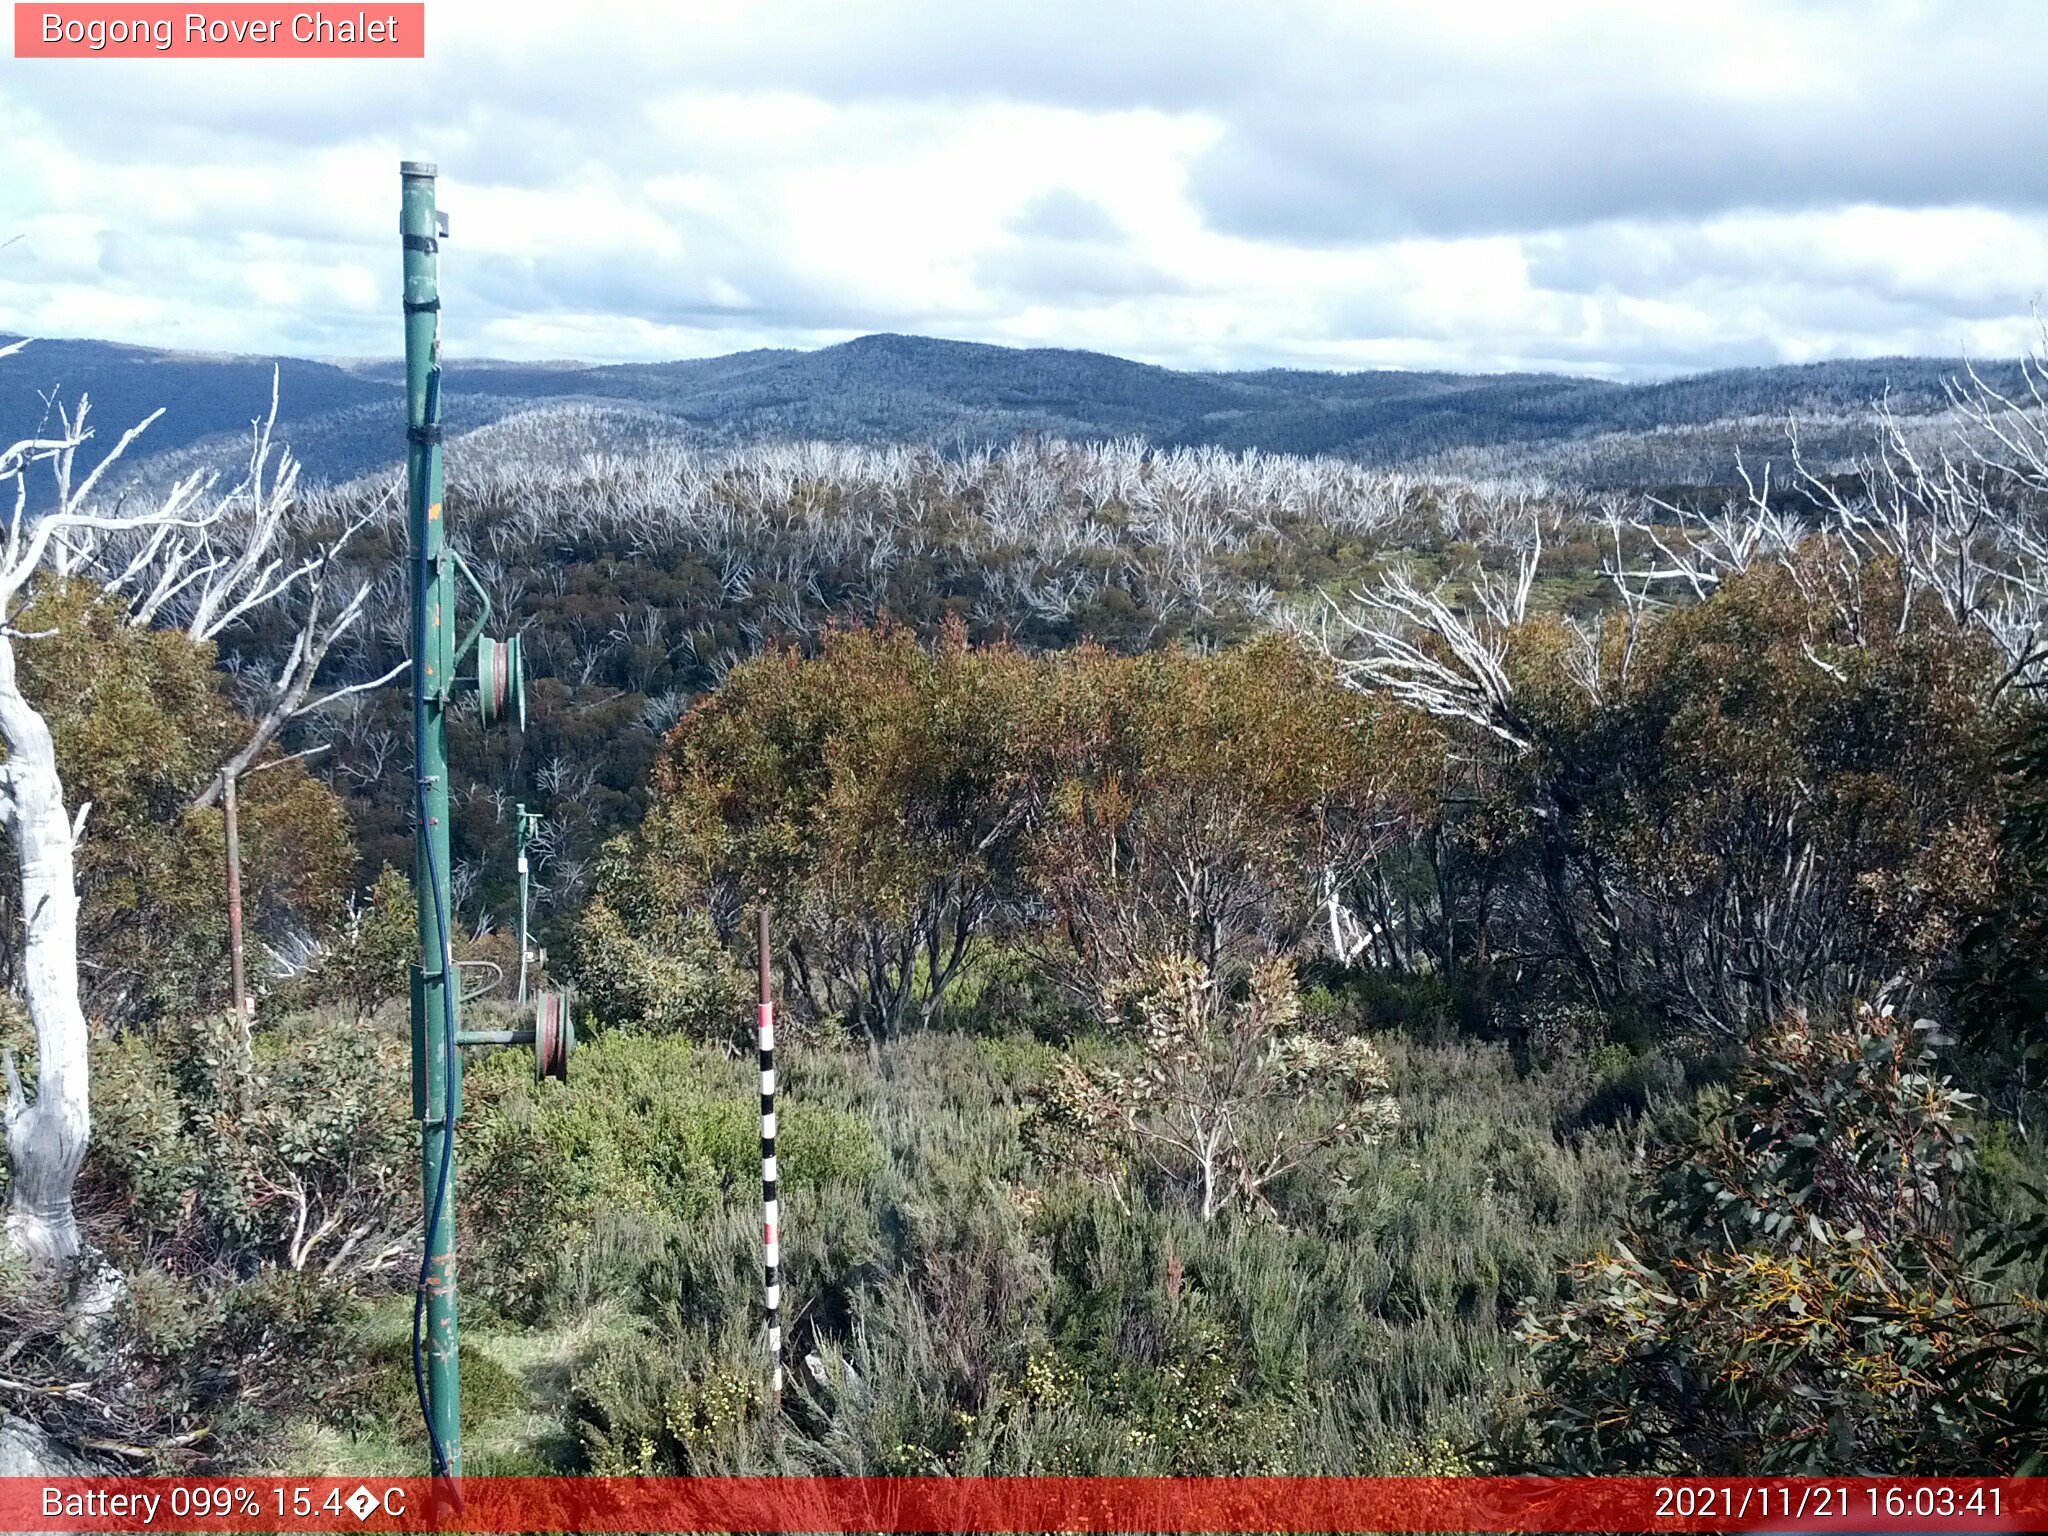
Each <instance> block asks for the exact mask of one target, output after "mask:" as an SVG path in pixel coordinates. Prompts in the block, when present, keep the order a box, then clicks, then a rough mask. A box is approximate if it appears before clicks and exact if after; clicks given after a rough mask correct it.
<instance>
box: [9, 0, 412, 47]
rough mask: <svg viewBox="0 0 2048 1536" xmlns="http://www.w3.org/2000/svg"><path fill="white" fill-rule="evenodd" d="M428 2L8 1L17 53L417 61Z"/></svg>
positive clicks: (374, 0)
mask: <svg viewBox="0 0 2048 1536" xmlns="http://www.w3.org/2000/svg"><path fill="white" fill-rule="evenodd" d="M426 53H427V8H426V5H425V4H424V3H423V0H414V3H411V4H385V3H376V0H373V3H371V4H369V5H361V4H358V5H354V6H343V5H334V6H319V5H271V4H222V5H205V4H202V5H189V6H188V5H122V4H92V5H66V4H61V3H60V4H33V3H25V0H16V3H15V7H14V56H15V57H16V58H18V59H180V58H183V59H422V58H425V57H426Z"/></svg>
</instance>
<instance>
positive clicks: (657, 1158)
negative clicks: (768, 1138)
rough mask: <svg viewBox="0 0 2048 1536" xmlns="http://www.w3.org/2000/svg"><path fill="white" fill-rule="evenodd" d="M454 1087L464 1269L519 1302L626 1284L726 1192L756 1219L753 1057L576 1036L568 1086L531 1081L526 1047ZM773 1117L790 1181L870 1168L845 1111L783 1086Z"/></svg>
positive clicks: (545, 1301)
mask: <svg viewBox="0 0 2048 1536" xmlns="http://www.w3.org/2000/svg"><path fill="white" fill-rule="evenodd" d="M792 1086H794V1085H792ZM465 1100H466V1104H465V1114H466V1116H467V1125H468V1136H467V1141H468V1145H469V1147H470V1149H471V1150H470V1152H469V1154H468V1157H467V1159H466V1161H467V1166H468V1168H469V1170H470V1171H469V1172H468V1174H467V1175H466V1176H465V1180H464V1186H463V1189H462V1198H463V1201H464V1207H465V1209H464V1219H463V1225H464V1230H465V1231H466V1232H468V1233H469V1234H470V1236H471V1240H472V1241H473V1243H474V1245H475V1254H476V1261H477V1262H476V1264H475V1266H474V1267H473V1268H472V1270H471V1273H472V1275H473V1276H474V1277H475V1280H476V1283H477V1284H478V1286H479V1287H480V1288H481V1290H482V1291H483V1292H484V1293H485V1294H487V1295H489V1296H490V1297H491V1298H492V1299H494V1300H495V1301H497V1302H498V1303H499V1304H500V1305H503V1306H505V1307H507V1308H508V1309H510V1310H512V1311H513V1312H514V1313H516V1314H518V1315H521V1316H534V1315H538V1314H539V1313H540V1312H542V1311H544V1310H545V1308H546V1307H547V1306H548V1305H549V1304H550V1303H551V1302H552V1301H553V1300H555V1299H556V1298H558V1297H563V1296H569V1295H580V1296H583V1297H585V1298H588V1297H589V1296H592V1295H595V1294H599V1293H603V1292H613V1293H624V1294H631V1293H633V1292H636V1291H637V1290H638V1288H639V1286H640V1285H641V1283H642V1275H643V1272H644V1271H645V1269H646V1267H647V1266H648V1265H650V1264H652V1263H654V1262H655V1261H656V1260H657V1259H660V1258H661V1257H662V1256H663V1255H664V1254H665V1253H666V1251H667V1245H668V1244H669V1242H670V1241H671V1240H672V1239H673V1238H675V1237H676V1236H677V1235H678V1234H680V1233H684V1232H686V1231H689V1230H692V1229H693V1228H696V1227H701V1226H702V1225H704V1224H705V1223H707V1222H708V1221H710V1220H711V1219H712V1218H713V1217H714V1216H715V1215H716V1214H717V1213H719V1212H720V1211H722V1210H723V1209H724V1208H725V1207H726V1206H727V1205H731V1206H732V1207H733V1208H735V1209H739V1210H750V1211H752V1212H754V1216H753V1217H752V1218H751V1219H752V1220H753V1222H754V1223H755V1224H756V1225H758V1203H759V1200H760V1173H761V1160H760V1159H761V1151H760V1147H761V1141H760V1129H761V1126H760V1102H759V1097H758V1093H757V1091H756V1084H755V1080H754V1077H753V1072H752V1065H751V1063H743V1062H741V1061H738V1060H735V1059H733V1058H731V1057H728V1056H726V1055H724V1054H723V1053H720V1052H717V1051H715V1050H712V1049H709V1048H706V1047H702V1046H697V1045H693V1044H692V1043H691V1042H689V1041H687V1040H684V1039H681V1038H679V1037H677V1036H673V1035H655V1036H645V1035H641V1036H636V1035H626V1034H616V1033H607V1034H605V1035H601V1036H599V1037H598V1038H597V1039H595V1040H593V1041H591V1042H589V1043H588V1044H587V1045H585V1046H583V1047H581V1048H579V1049H578V1051H577V1053H576V1056H575V1060H574V1066H573V1068H572V1070H571V1072H570V1076H569V1080H568V1081H567V1082H566V1083H554V1082H549V1083H542V1084H536V1083H534V1081H533V1078H532V1065H531V1057H530V1056H529V1055H528V1053H527V1052H526V1051H524V1050H522V1049H512V1050H506V1051H502V1052H499V1053H498V1054H497V1055H496V1056H494V1057H491V1058H488V1059H486V1060H484V1061H481V1062H479V1063H477V1064H476V1065H475V1066H474V1067H473V1069H472V1070H471V1071H470V1073H469V1074H468V1077H467V1080H466V1085H465ZM777 1118H778V1121H779V1126H778V1130H779V1136H778V1141H777V1153H778V1157H779V1159H780V1163H781V1167H782V1170H783V1177H784V1179H785V1180H786V1181H787V1182H788V1184H789V1185H790V1186H792V1187H793V1188H796V1189H802V1190H805V1191H817V1190H821V1189H833V1188H836V1187H839V1186H858V1185H860V1184H862V1183H864V1182H865V1181H866V1180H868V1179H870V1178H871V1177H873V1175H874V1174H875V1172H876V1170H877V1168H878V1167H879V1163H880V1154H879V1152H878V1150H877V1148H876V1145H875V1139H874V1135H873V1133H872V1132H871V1131H870V1130H869V1129H868V1128H867V1127H866V1126H865V1125H864V1124H862V1122H861V1121H860V1120H859V1119H858V1118H857V1117H856V1116H854V1115H851V1114H849V1113H847V1112H846V1111H844V1110H840V1109H828V1108H826V1107H825V1106H824V1105H823V1104H822V1103H819V1102H817V1101H815V1100H814V1099H811V1098H808V1097H806V1096H802V1095H800V1094H797V1093H794V1092H791V1093H789V1094H786V1095H785V1096H784V1100H783V1102H782V1103H781V1104H779V1105H778V1116H777Z"/></svg>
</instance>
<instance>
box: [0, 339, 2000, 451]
mask: <svg viewBox="0 0 2048 1536" xmlns="http://www.w3.org/2000/svg"><path fill="white" fill-rule="evenodd" d="M6 339H8V338H6V337H4V336H0V341H5V340H6ZM273 364H275V365H276V366H277V367H278V368H279V369H280V372H281V377H280V381H279V397H280V400H279V424H280V426H281V428H282V429H283V431H284V433H285V434H286V435H287V436H288V438H289V440H290V441H291V443H292V444H293V447H294V450H295V452H297V453H298V454H299V456H300V457H301V459H302V461H303V462H304V464H305V466H306V473H307V476H308V478H309V479H310V480H315V481H320V480H326V481H342V480H347V479H350V478H352V477H354V476H357V475H361V474H365V473H370V472H373V471H376V470H378V469H380V468H383V467H385V466H387V465H388V464H390V463H391V462H393V461H394V460H395V458H396V456H397V455H396V444H397V435H396V430H395V427H394V425H393V423H394V422H396V420H397V419H398V417H397V399H398V394H399V391H400V389H401V387H402V370H401V368H400V366H399V365H398V364H397V363H395V362H364V363H354V364H334V363H322V362H312V361H307V360H304V359H297V358H255V357H229V356H216V355H209V354H197V353H183V352H173V351H160V350H155V349H150V348H143V347H129V346H121V345H116V344H114V343H109V342H101V341H64V340H53V341H38V342H37V343H35V344H34V345H33V346H31V347H28V348H25V349H24V350H23V351H22V352H20V353H19V354H17V355H16V356H14V357H12V358H8V359H6V360H4V361H0V408H4V409H6V410H7V411H8V412H9V413H10V415H11V416H12V417H13V418H14V419H31V420H33V419H35V418H36V417H37V416H38V415H40V414H41V413H42V412H43V411H44V410H45V409H46V405H45V400H46V398H49V397H51V396H52V392H53V391H57V392H61V394H60V395H59V396H58V397H59V398H76V397H77V396H78V395H79V394H81V393H89V394H90V395H91V396H92V398H93V400H94V402H95V404H96V406H97V408H98V410H99V412H100V413H101V419H102V420H104V421H107V422H120V423H122V424H123V425H125V424H127V423H128V422H131V421H135V420H140V419H141V418H142V417H143V416H145V415H147V414H148V413H149V412H150V411H153V410H155V409H157V408H158V407H159V406H161V407H163V408H164V415H163V417H162V419H160V420H159V421H158V422H157V423H156V424H155V425H154V426H153V427H152V428H151V429H150V431H149V433H148V434H147V435H146V437H145V438H144V439H143V441H142V442H140V443H138V444H137V450H138V458H143V459H146V458H147V457H149V456H151V455H154V456H157V459H158V462H159V466H160V467H162V465H163V463H164V461H165V459H166V457H169V458H170V460H171V461H172V462H185V461H186V460H187V459H189V458H190V457H191V456H193V455H195V454H199V455H210V454H213V453H215V452H217V451H218V450H219V449H220V448H221V447H223V446H224V444H223V442H222V439H223V438H226V437H236V436H239V435H240V434H241V433H242V432H243V431H244V430H245V424H246V423H247V421H248V420H249V418H250V417H251V416H252V415H253V414H255V413H257V412H258V411H259V410H261V409H262V408H263V407H264V406H265V405H266V404H267V401H268V396H269V389H268V386H269V383H270V369H271V367H272V365H273ZM1986 366H1988V367H1989V373H1988V375H1987V376H1988V377H1989V378H1990V379H1991V381H1992V382H1993V383H1994V384H1998V385H2000V386H2001V387H2003V386H2004V385H2006V384H2008V383H2011V382H2013V381H2012V380H2010V379H2008V378H2007V375H2008V374H2010V373H2012V372H2013V369H2012V367H2011V365H2008V364H1992V365H1986ZM1966 367H1967V364H1966V363H1965V362H1964V360H1962V359H1957V358H1909V357H1891V358H1866V359H1854V360H1841V361H1832V362H1823V363H1809V364H1801V365H1792V366H1780V367H1768V368H1744V369H1730V370H1722V371H1719V372H1713V373H1703V374H1696V375H1691V376H1687V377H1683V378H1675V379H1668V380H1662V381H1657V382H1651V383H1632V384H1618V383H1613V382H1609V381H1606V380H1601V379H1593V378H1582V377H1575V376H1571V375H1565V374H1543V373H1504V374H1459V373H1443V372H1410V371H1403V370H1370V371H1362V372H1350V373H1336V372H1328V373H1325V372H1314V371H1308V370H1296V369H1266V370H1260V371H1250V372H1229V373H1220V372H1219V373H1201V372H1186V371H1179V370H1175V369H1170V368H1162V367H1158V366H1155V365H1152V364H1148V363H1138V362H1132V361H1130V360H1128V359H1125V358H1119V357H1112V356H1109V355H1106V354H1103V353H1098V352H1085V351H1077V350H1071V349H1062V348H1050V347H1038V348H1012V347H999V346H989V345H984V344H981V343H973V342H961V341H946V340H938V339H933V338H928V337H916V336H900V335H873V336H863V337H859V338H857V339H855V340H853V341H848V342H843V343H840V344H839V345H836V346H830V347H823V348H820V349H818V350H816V351H810V352H803V351H793V350H757V351H750V352H737V353H733V354H730V355H728V356H723V357H712V358H698V359H689V360H684V361H677V362H665V363H633V364H618V365H611V366H602V367H592V366H585V365H582V364H577V363H506V362H493V361H488V360H484V361H471V362H465V361H462V360H460V359H452V360H451V361H450V362H449V364H448V367H447V375H446V380H447V399H446V416H447V421H448V424H449V427H450V428H451V430H454V431H457V432H460V431H465V430H471V429H474V428H477V427H480V426H484V425H488V424H490V423H494V422H498V421H502V420H505V419H506V418H508V417H513V416H518V415H522V414H527V413H532V412H535V411H541V412H549V411H551V410H553V409H554V408H558V407H562V406H570V405H588V404H591V403H598V404H601V405H603V406H604V407H605V408H606V410H607V412H608V413H610V417H611V419H612V420H614V421H615V422H619V423H622V424H630V425H631V427H632V428H633V429H634V435H635V436H638V437H642V438H657V439H668V440H674V441H677V442H681V443H685V444H691V445H697V446H731V445H737V444H742V443H747V442H755V441H772V440H780V439H792V438H803V439H824V440H834V441H852V442H865V443H890V442H917V443H936V444H939V445H941V446H948V447H952V446H985V445H990V444H997V443H1002V442H1008V441H1012V440H1014V439H1015V438H1017V437H1018V436H1020V435H1028V434H1042V435H1049V436H1058V437H1064V438H1071V439H1079V440H1093V441H1100V440H1105V439H1113V438H1138V439H1142V440H1145V441H1147V442H1150V443H1152V444H1155V445H1158V446H1161V447H1183V446H1205V445H1214V446H1217V447H1223V448H1231V449H1245V448H1257V449H1261V450H1265V451H1268V452H1281V453H1296V454H1331V455H1337V456H1340V457H1344V458H1350V459H1354V460H1357V461H1359V462H1362V463H1368V464H1375V465H1383V466H1389V467H1403V466H1418V465H1432V466H1437V467H1441V466H1444V465H1447V464H1448V465H1451V466H1454V467H1456V468H1458V469H1460V470H1463V471H1467V472H1469V471H1472V470H1475V469H1477V470H1486V471H1491V472H1507V473H1516V472H1532V471H1533V472H1538V473H1544V474H1548V475H1552V476H1558V477H1563V478H1567V479H1572V480H1580V481H1583V482H1585V483H1588V484H1594V485H1616V484H1627V483H1633V482H1636V481H1640V480H1641V479H1642V478H1644V475H1645V473H1646V470H1647V467H1648V466H1649V465H1651V464H1667V465H1668V463H1669V461H1670V458H1671V455H1670V453H1669V447H1670V443H1669V440H1668V438H1669V435H1670V434H1672V433H1674V432H1677V433H1680V434H1685V433H1692V434H1695V435H1703V436H1704V437H1705V438H1707V439H1709V440H1711V441H1712V443H1713V444H1714V448H1713V451H1712V452H1711V453H1710V454H1708V455H1704V456H1702V458H1701V463H1702V465H1703V466H1704V465H1707V464H1712V465H1716V466H1719V467H1720V468H1722V469H1724V470H1725V468H1726V467H1727V466H1728V465H1731V464H1732V463H1733V453H1732V452H1731V451H1730V450H1731V449H1741V450H1744V451H1746V452H1747V453H1748V454H1750V455H1751V456H1758V455H1761V454H1768V453H1770V452H1773V451H1775V450H1778V449H1781V448H1782V446H1783V444H1784V441H1785V438H1786V433H1787V425H1788V422H1800V423H1802V424H1803V426H1804V428H1805V433H1806V436H1807V437H1808V440H1809V441H1810V442H1812V443H1813V444H1814V446H1815V447H1816V449H1817V451H1818V452H1819V453H1820V454H1821V455H1822V456H1823V457H1825V456H1827V455H1828V454H1829V453H1830V452H1831V451H1833V450H1834V449H1835V448H1836V447H1837V444H1836V442H1835V438H1836V436H1837V435H1839V434H1838V432H1837V431H1836V430H1835V428H1836V425H1837V424H1838V423H1839V422H1840V420H1841V418H1844V417H1847V416H1853V415H1860V413H1862V412H1864V411H1865V410H1867V409H1868V408H1869V407H1870V406H1871V405H1872V404H1873V403H1874V402H1875V401H1877V400H1879V399H1881V398H1888V399H1889V400H1890V402H1891V404H1892V406H1893V408H1894V409H1896V410H1898V411H1899V412H1901V413H1902V414H1906V415H1920V414H1927V413H1931V412H1935V411H1938V410H1940V409H1941V408H1942V407H1943V406H1944V404H1945V403H1946V394H1945V384H1946V381H1948V380H1950V379H1952V378H1955V377H1957V376H1959V375H1961V374H1963V373H1964V371H1965V369H1966ZM1980 371H1982V370H1981V369H1980ZM1652 433H1656V434H1665V438H1666V440H1665V441H1662V442H1660V443H1659V444H1657V445H1656V447H1655V451H1651V449H1650V446H1649V445H1646V444H1644V443H1642V442H1640V441H1638V440H1637V439H1638V438H1639V437H1640V436H1641V435H1644V434H1652ZM1840 446H1842V447H1843V448H1845V449H1846V446H1847V443H1846V440H1845V441H1844V443H1843V444H1842V445H1840Z"/></svg>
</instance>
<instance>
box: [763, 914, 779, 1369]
mask: <svg viewBox="0 0 2048 1536" xmlns="http://www.w3.org/2000/svg"><path fill="white" fill-rule="evenodd" d="M759 926H760V959H761V1006H760V1011H759V1015H758V1017H759V1020H760V1051H761V1245H762V1255H763V1261H764V1265H765V1268H764V1270H763V1278H762V1298H763V1302H764V1307H765V1312H766V1317H767V1323H768V1390H769V1393H770V1395H771V1396H772V1397H773V1398H774V1400H775V1405H776V1406H777V1407H780V1406H781V1405H782V1221H781V1215H780V1204H781V1202H780V1201H778V1200H777V1199H776V1194H775V1185H776V1175H777V1170H776V1166H775V988H774V982H773V980H772V978H771V977H770V974H769V963H770V951H769V946H768V908H767V905H766V904H765V903H764V904H763V905H762V907H761V912H760V918H759Z"/></svg>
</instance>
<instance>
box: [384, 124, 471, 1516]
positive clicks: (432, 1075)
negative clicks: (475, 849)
mask: <svg viewBox="0 0 2048 1536" xmlns="http://www.w3.org/2000/svg"><path fill="white" fill-rule="evenodd" d="M435 176H436V171H435V168H434V167H433V166H431V165H423V164H420V163H418V162H415V161H407V162H405V163H404V164H402V165H401V166H400V167H399V180H400V186H401V188H402V201H401V212H400V218H399V229H400V233H401V235H402V237H403V244H404V250H405V405H406V418H405V419H406V448H405V470H406V490H407V501H406V514H407V528H408V531H409V533H410V535H411V556H412V597H413V610H412V658H413V666H412V692H413V733H414V749H415V758H416V762H415V779H416V785H415V787H416V805H415V812H414V815H415V839H414V840H415V848H414V853H415V858H416V873H417V883H416V889H417V891H418V897H419V938H420V958H419V966H418V969H417V970H416V972H415V975H414V984H413V988H412V1062H413V1113H414V1115H415V1117H416V1118H417V1119H418V1120H419V1122H420V1170H421V1181H422V1185H423V1192H424V1195H425V1206H426V1223H425V1227H424V1229H423V1231H424V1236H425V1244H426V1254H425V1258H424V1260H423V1262H422V1264H421V1270H420V1289H421V1293H422V1294H421V1296H420V1298H419V1310H420V1311H421V1312H423V1313H424V1324H425V1326H424V1331H423V1333H418V1332H416V1344H417V1347H418V1351H419V1359H418V1360H417V1362H416V1364H417V1365H418V1366H419V1368H420V1377H421V1380H420V1388H421V1398H422V1402H421V1407H422V1409H423V1410H424V1412H425V1414H426V1419H427V1428H428V1434H429V1437H430V1439H431V1441H432V1444H433V1447H434V1462H435V1465H434V1466H433V1468H432V1471H433V1472H434V1474H435V1475H436V1476H446V1477H459V1476H460V1475H461V1473H462V1389H461V1385H460V1381H459V1378H458V1376H457V1372H456V1362H457V1359H458V1345H457V1335H456V1323H455V1191H454V1188H453V1184H454V1137H455V1117H456V1114H457V1112H458V1111H459V1107H460V1103H461V1092H462V1061H461V1056H460V1053H459V1052H458V1051H457V1049H456V1039H455V1036H456V1029H457V1009H458V1007H459V1005H460V997H459V983H458V979H457V976H456V974H455V967H454V964H453V939H452V933H453V922H454V892H453V890H452V889H451V882H450V866H449V844H448V722H447V713H448V707H449V704H450V702H451V700H452V697H453V693H454V683H455V678H454V671H455V571H454V567H453V564H452V562H451V561H450V559H449V557H448V551H447V526H446V522H445V519H444V518H443V516H442V511H441V398H440V396H441V292H440V272H439V267H440V261H439V255H440V244H439V237H440V233H441V222H440V214H439V211H438V210H437V208H436V207H435V201H434V182H435Z"/></svg>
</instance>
